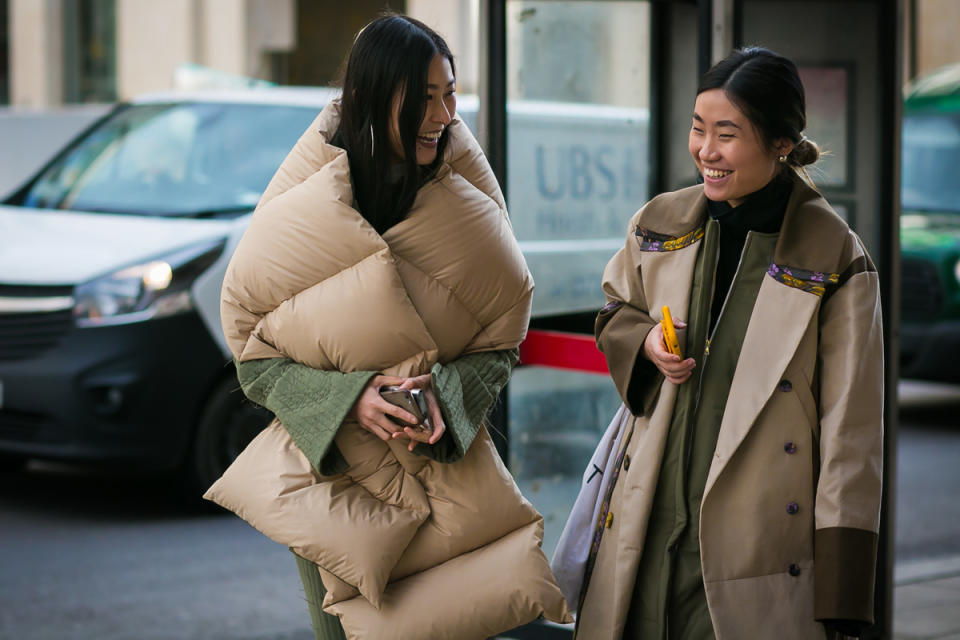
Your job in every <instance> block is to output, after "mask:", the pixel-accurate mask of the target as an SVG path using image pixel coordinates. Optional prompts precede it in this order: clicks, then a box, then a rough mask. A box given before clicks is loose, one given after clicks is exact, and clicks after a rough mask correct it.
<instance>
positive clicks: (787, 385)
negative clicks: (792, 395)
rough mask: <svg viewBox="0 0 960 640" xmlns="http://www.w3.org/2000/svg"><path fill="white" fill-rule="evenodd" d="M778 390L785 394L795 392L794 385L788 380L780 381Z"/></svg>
mask: <svg viewBox="0 0 960 640" xmlns="http://www.w3.org/2000/svg"><path fill="white" fill-rule="evenodd" d="M778 388H779V389H780V391H783V392H784V393H787V392H788V391H792V390H793V383H791V382H790V381H789V380H787V379H786V378H784V379H783V380H781V381H780V384H779V385H778Z"/></svg>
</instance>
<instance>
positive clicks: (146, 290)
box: [73, 238, 227, 327]
mask: <svg viewBox="0 0 960 640" xmlns="http://www.w3.org/2000/svg"><path fill="white" fill-rule="evenodd" d="M226 244H227V241H226V239H225V238H224V239H220V240H216V241H213V242H204V243H201V244H196V245H193V246H190V247H187V248H185V249H180V250H179V251H175V252H173V253H171V254H169V255H166V256H160V257H158V258H156V259H153V260H148V261H145V262H142V263H140V264H135V265H131V266H129V267H125V268H123V269H120V270H119V271H115V272H113V273H111V274H109V275H106V276H103V277H101V278H97V279H96V280H91V281H90V282H87V283H84V284H82V285H79V286H78V287H77V288H76V289H75V290H74V300H75V304H74V307H73V317H74V318H75V319H76V322H77V326H78V327H99V326H104V325H110V324H126V323H129V322H142V321H144V320H152V319H154V318H162V317H165V316H171V315H174V314H177V313H183V312H185V311H189V310H190V309H192V308H193V301H192V300H191V299H190V286H191V285H192V284H193V281H194V280H196V279H197V276H199V275H200V274H201V273H203V272H204V271H206V270H207V269H208V268H209V267H210V265H212V264H213V263H214V262H216V261H217V258H219V257H220V255H221V254H222V253H223V248H224V247H225V246H226Z"/></svg>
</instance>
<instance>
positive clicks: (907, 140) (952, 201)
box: [901, 114, 960, 212]
mask: <svg viewBox="0 0 960 640" xmlns="http://www.w3.org/2000/svg"><path fill="white" fill-rule="evenodd" d="M902 172H903V173H902V176H903V177H902V180H903V182H902V185H901V187H902V193H901V201H902V204H903V208H904V209H905V210H914V211H956V212H960V117H957V116H955V115H947V114H923V115H909V116H906V117H905V118H904V119H903V167H902Z"/></svg>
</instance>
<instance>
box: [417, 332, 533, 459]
mask: <svg viewBox="0 0 960 640" xmlns="http://www.w3.org/2000/svg"><path fill="white" fill-rule="evenodd" d="M519 357H520V352H519V351H518V350H517V349H508V350H504V351H487V352H482V353H475V354H470V355H467V356H462V357H460V358H458V359H456V360H454V361H452V362H450V363H448V364H445V365H443V364H436V365H434V366H433V369H432V370H431V372H430V374H431V378H432V383H433V390H434V394H435V396H436V398H437V403H438V404H439V405H440V413H442V414H443V421H444V424H446V426H447V431H446V433H445V434H444V435H443V437H442V438H440V440H439V441H438V442H436V443H435V444H433V445H427V444H422V443H421V444H418V445H417V446H416V448H415V449H414V450H415V451H416V452H417V453H419V454H421V455H424V456H427V457H429V458H432V459H433V460H436V461H437V462H447V463H449V462H456V461H457V460H460V459H461V458H462V457H463V456H465V455H466V453H467V451H468V450H469V449H470V445H471V444H472V443H473V439H474V438H475V437H476V436H477V432H478V431H479V430H480V425H481V424H482V423H483V419H484V418H485V417H486V415H487V413H488V412H489V411H490V408H491V407H493V403H494V402H496V401H497V398H498V397H499V396H500V390H501V389H502V388H503V386H504V385H505V384H507V381H508V380H509V379H510V373H511V371H512V370H513V366H514V365H515V364H516V363H517V360H518V359H519Z"/></svg>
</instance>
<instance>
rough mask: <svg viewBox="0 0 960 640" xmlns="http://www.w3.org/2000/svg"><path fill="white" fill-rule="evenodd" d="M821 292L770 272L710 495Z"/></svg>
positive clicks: (736, 379)
mask: <svg viewBox="0 0 960 640" xmlns="http://www.w3.org/2000/svg"><path fill="white" fill-rule="evenodd" d="M819 305H820V297H819V296H817V295H815V294H813V293H808V292H806V291H802V290H800V289H796V288H793V287H788V286H785V285H782V284H780V283H779V282H777V281H776V280H774V279H773V278H771V277H764V279H763V283H762V284H761V285H760V293H759V294H758V295H757V302H756V304H755V305H754V311H753V315H752V316H751V318H750V323H749V325H748V326H747V333H746V336H745V338H744V341H743V348H742V349H741V351H740V357H739V359H738V360H737V368H736V372H735V373H734V375H733V383H732V384H731V386H730V395H729V399H728V401H727V407H726V409H725V410H724V413H723V420H722V421H721V423H720V434H719V437H718V439H717V448H716V455H715V456H714V458H713V463H712V464H711V466H710V473H709V475H708V476H707V485H706V488H705V490H704V496H706V495H707V494H708V493H709V492H710V489H711V487H712V486H713V484H714V482H715V481H716V479H717V477H718V476H719V475H720V473H721V472H722V471H723V468H724V467H725V466H726V464H727V462H728V461H729V460H730V458H731V457H732V456H733V454H734V452H735V451H736V450H737V447H739V446H740V443H741V442H742V441H743V439H744V437H746V435H747V433H748V432H749V431H750V429H751V427H752V426H753V424H754V422H755V421H756V419H757V416H758V415H759V414H760V411H761V410H762V409H763V407H764V405H765V404H766V403H767V400H769V399H770V396H771V395H772V394H773V392H774V390H775V389H776V388H777V385H778V384H779V382H780V379H781V378H782V377H783V372H784V371H785V370H786V368H787V365H788V364H790V360H791V359H793V355H794V353H795V352H796V350H797V347H798V346H799V344H800V341H801V340H802V339H803V335H804V333H805V332H806V330H807V326H808V325H809V323H810V319H811V318H812V316H813V314H814V313H816V311H817V309H818V308H819Z"/></svg>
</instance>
